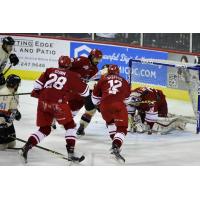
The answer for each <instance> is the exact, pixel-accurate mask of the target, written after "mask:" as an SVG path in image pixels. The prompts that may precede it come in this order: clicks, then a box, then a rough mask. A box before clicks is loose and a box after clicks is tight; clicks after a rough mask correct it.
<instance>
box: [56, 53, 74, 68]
mask: <svg viewBox="0 0 200 200" xmlns="http://www.w3.org/2000/svg"><path fill="white" fill-rule="evenodd" d="M71 63H72V62H71V59H70V57H69V56H61V57H60V58H59V60H58V66H59V67H60V68H70V67H71Z"/></svg>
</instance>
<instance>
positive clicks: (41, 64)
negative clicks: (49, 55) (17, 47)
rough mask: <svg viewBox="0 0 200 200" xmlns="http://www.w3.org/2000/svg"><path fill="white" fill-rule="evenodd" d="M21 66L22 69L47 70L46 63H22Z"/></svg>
mask: <svg viewBox="0 0 200 200" xmlns="http://www.w3.org/2000/svg"><path fill="white" fill-rule="evenodd" d="M19 65H20V66H22V67H42V68H45V64H44V63H38V62H20V63H19Z"/></svg>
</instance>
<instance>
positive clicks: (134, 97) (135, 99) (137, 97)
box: [130, 92, 142, 106]
mask: <svg viewBox="0 0 200 200" xmlns="http://www.w3.org/2000/svg"><path fill="white" fill-rule="evenodd" d="M130 97H131V98H130V99H131V104H134V105H135V106H138V105H140V102H141V99H142V98H141V94H140V93H138V92H132V93H131V95H130Z"/></svg>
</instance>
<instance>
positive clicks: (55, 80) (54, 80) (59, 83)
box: [44, 74, 67, 90]
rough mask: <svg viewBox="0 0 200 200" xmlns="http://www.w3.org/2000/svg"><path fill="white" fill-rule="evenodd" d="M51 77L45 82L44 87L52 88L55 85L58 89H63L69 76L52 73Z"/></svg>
mask: <svg viewBox="0 0 200 200" xmlns="http://www.w3.org/2000/svg"><path fill="white" fill-rule="evenodd" d="M49 78H50V80H48V81H47V82H46V83H45V85H44V88H52V87H54V88H55V89H57V90H62V88H63V86H64V85H65V83H66V82H67V78H66V77H64V76H60V77H58V75H57V74H50V75H49Z"/></svg>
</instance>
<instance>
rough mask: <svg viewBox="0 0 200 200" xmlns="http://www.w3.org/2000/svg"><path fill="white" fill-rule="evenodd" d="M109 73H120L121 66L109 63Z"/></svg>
mask: <svg viewBox="0 0 200 200" xmlns="http://www.w3.org/2000/svg"><path fill="white" fill-rule="evenodd" d="M108 74H114V75H119V67H118V66H117V65H109V66H108Z"/></svg>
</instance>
